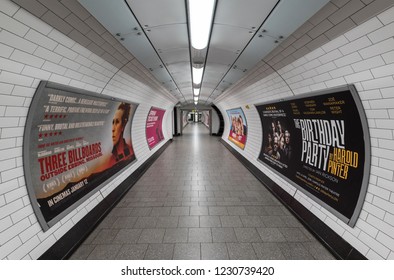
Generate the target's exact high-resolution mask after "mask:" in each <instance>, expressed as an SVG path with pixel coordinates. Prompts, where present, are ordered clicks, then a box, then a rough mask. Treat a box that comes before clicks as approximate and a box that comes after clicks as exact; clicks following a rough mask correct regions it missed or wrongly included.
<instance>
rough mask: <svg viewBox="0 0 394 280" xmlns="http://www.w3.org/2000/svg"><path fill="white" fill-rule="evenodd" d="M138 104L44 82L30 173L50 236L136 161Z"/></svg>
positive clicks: (30, 129)
mask: <svg viewBox="0 0 394 280" xmlns="http://www.w3.org/2000/svg"><path fill="white" fill-rule="evenodd" d="M136 108H137V105H136V104H131V103H128V102H122V101H116V100H114V99H108V98H104V97H101V96H98V95H97V94H92V93H90V92H87V91H82V90H79V89H75V88H72V87H68V86H63V85H59V84H55V83H51V82H41V83H40V85H39V87H38V89H37V91H36V94H35V95H34V98H33V101H32V105H31V107H30V110H29V114H28V117H27V125H26V128H25V138H24V167H25V176H26V182H27V187H28V190H29V195H30V199H31V201H32V205H33V208H35V211H36V214H37V217H38V219H39V221H40V223H41V225H42V227H43V229H44V230H46V229H48V228H49V227H50V226H52V225H53V224H54V223H55V222H57V221H58V220H60V218H62V217H63V216H65V215H66V214H67V213H69V212H70V211H71V210H73V209H74V208H75V207H77V206H78V205H79V204H80V203H82V202H83V201H84V200H85V199H87V198H88V197H89V196H88V194H89V193H91V192H93V191H98V190H99V186H102V185H103V183H104V182H105V181H107V180H109V179H110V178H111V177H112V176H113V175H114V174H116V173H117V172H119V171H120V170H122V169H123V168H124V167H126V166H127V165H129V164H130V163H132V162H133V161H135V160H136V157H135V155H134V149H133V145H132V141H131V123H132V120H133V115H134V112H135V110H136Z"/></svg>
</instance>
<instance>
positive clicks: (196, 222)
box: [178, 216, 200, 228]
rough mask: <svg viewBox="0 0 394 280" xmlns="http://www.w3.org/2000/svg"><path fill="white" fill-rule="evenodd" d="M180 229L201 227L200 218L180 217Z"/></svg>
mask: <svg viewBox="0 0 394 280" xmlns="http://www.w3.org/2000/svg"><path fill="white" fill-rule="evenodd" d="M178 227H180V228H181V227H200V219H199V217H198V216H179V223H178Z"/></svg>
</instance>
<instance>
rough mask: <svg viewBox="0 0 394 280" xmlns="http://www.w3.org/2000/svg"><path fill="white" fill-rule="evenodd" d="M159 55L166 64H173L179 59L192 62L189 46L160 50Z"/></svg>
mask: <svg viewBox="0 0 394 280" xmlns="http://www.w3.org/2000/svg"><path fill="white" fill-rule="evenodd" d="M159 55H160V57H161V58H162V60H163V61H164V62H165V63H166V64H172V63H175V62H179V61H188V62H189V63H190V54H189V49H188V48H175V49H170V50H168V49H167V50H160V51H159Z"/></svg>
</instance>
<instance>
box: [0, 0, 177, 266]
mask: <svg viewBox="0 0 394 280" xmlns="http://www.w3.org/2000/svg"><path fill="white" fill-rule="evenodd" d="M128 56H129V57H131V56H130V55H128ZM125 64H126V65H125V66H124V67H122V68H121V69H119V68H118V67H115V66H114V65H112V64H111V63H109V62H107V60H104V59H103V58H101V57H99V56H97V55H96V54H94V53H93V52H91V51H90V50H89V49H87V48H85V47H83V46H82V45H80V44H78V43H76V42H75V41H74V40H72V39H71V38H69V37H67V36H65V35H64V34H62V33H60V32H59V31H57V30H56V29H54V28H53V27H51V26H49V25H48V24H47V23H45V22H43V21H41V20H40V19H39V18H37V17H35V16H34V15H32V14H30V13H29V12H27V11H25V10H24V9H22V8H21V7H19V6H18V5H16V4H14V3H13V2H11V1H9V0H0V259H37V258H39V257H40V255H41V254H43V253H44V252H45V251H46V250H47V249H48V248H50V247H51V246H52V245H53V244H54V243H55V242H56V241H57V240H58V239H59V238H61V237H62V236H63V235H64V234H65V233H66V232H67V231H68V230H69V229H70V228H72V227H73V225H75V224H76V223H77V222H78V221H79V220H80V219H81V218H83V217H84V216H85V215H86V214H87V213H88V212H89V211H90V210H91V209H92V208H93V207H94V206H96V205H97V204H98V203H99V202H100V201H101V200H102V199H103V198H104V197H105V196H106V195H108V193H110V192H111V191H112V190H113V189H114V188H116V187H117V186H118V185H119V183H121V182H122V181H123V180H124V179H125V178H126V177H127V176H128V175H130V174H131V173H132V172H133V171H134V170H135V169H136V168H138V167H139V166H140V165H141V164H142V163H143V162H144V161H145V160H146V159H148V158H149V156H150V155H152V154H153V153H154V152H155V151H156V150H157V149H159V148H160V147H161V146H162V145H163V144H164V143H165V142H166V141H163V142H162V143H161V144H160V145H158V146H157V147H155V149H153V150H152V151H150V150H149V148H148V145H147V142H146V138H145V122H146V117H147V114H148V111H149V109H150V106H156V107H160V108H163V109H166V110H167V113H166V119H165V121H164V124H163V127H164V134H165V136H166V139H169V138H172V130H171V111H172V108H173V106H174V104H175V103H176V100H175V99H172V98H171V97H169V95H168V94H167V93H166V92H165V90H164V89H163V88H161V87H160V86H159V85H158V83H157V82H156V81H154V80H153V79H152V78H151V76H149V73H148V72H147V70H146V69H144V68H143V67H142V65H140V64H139V63H138V61H136V60H135V59H133V58H132V57H131V61H130V62H128V63H125ZM40 80H49V81H53V82H58V83H62V84H66V85H70V86H74V87H77V88H81V89H86V90H90V91H93V92H97V93H101V94H103V95H109V96H114V97H120V98H122V99H126V100H129V101H131V102H135V103H139V104H140V105H139V106H138V109H137V111H136V113H135V115H134V119H133V123H132V140H133V146H134V148H135V153H136V156H137V159H138V160H137V162H136V163H135V164H134V165H132V167H130V168H128V169H127V170H126V171H124V172H123V173H122V174H121V175H120V176H118V177H117V178H116V179H115V180H114V181H112V182H111V183H109V184H108V185H107V186H105V187H104V188H102V189H101V190H100V192H96V193H95V194H94V195H93V196H92V197H90V198H89V199H88V200H86V201H85V202H84V203H83V204H82V205H80V206H79V207H78V208H77V209H75V210H74V211H72V212H71V213H70V214H68V215H67V216H66V217H64V218H63V219H62V220H61V221H60V222H58V223H57V224H56V225H54V226H53V227H52V228H50V229H49V230H48V231H47V232H43V231H42V230H41V227H40V226H39V224H38V222H37V219H36V217H35V214H34V212H33V209H32V207H31V205H30V200H29V197H28V194H27V190H26V184H25V180H24V172H23V160H22V145H23V132H24V125H25V121H26V116H27V112H28V108H29V105H30V102H31V99H32V97H33V95H34V92H35V90H36V87H37V85H38V83H39V82H40Z"/></svg>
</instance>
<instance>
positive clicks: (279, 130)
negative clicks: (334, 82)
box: [256, 86, 369, 223]
mask: <svg viewBox="0 0 394 280" xmlns="http://www.w3.org/2000/svg"><path fill="white" fill-rule="evenodd" d="M355 96H356V98H357V93H356V90H355V88H354V87H352V86H349V87H341V88H340V89H335V90H329V91H325V92H323V93H320V94H313V95H308V96H306V97H304V98H298V99H291V100H287V101H280V102H274V103H270V104H263V105H258V106H256V108H257V111H258V112H259V114H260V118H261V123H262V126H263V143H262V147H261V152H260V155H259V157H258V159H259V160H260V161H261V162H263V163H264V164H266V165H267V166H269V167H271V168H272V169H274V170H275V171H276V172H277V173H279V174H280V175H282V176H285V178H287V179H288V180H290V181H291V182H293V183H295V184H296V186H298V187H300V188H302V189H303V190H304V192H305V191H306V192H305V193H306V194H309V195H310V196H311V197H312V198H314V199H315V200H316V201H318V202H323V205H325V206H328V209H329V210H332V211H331V212H333V213H334V214H337V216H338V217H339V218H341V219H342V220H344V221H345V222H348V223H349V222H350V221H351V220H352V217H354V215H356V216H357V217H358V212H357V211H356V208H357V209H358V211H359V210H360V208H361V206H360V205H359V203H362V202H360V201H363V198H364V196H365V191H366V186H367V182H368V178H367V177H368V176H369V142H368V143H366V141H369V140H366V139H369V136H368V129H367V127H366V120H365V115H364V114H363V111H362V112H361V111H359V108H360V107H361V103H359V104H357V103H356V100H355ZM357 100H358V99H357ZM358 102H359V100H358ZM367 147H368V150H367ZM316 198H317V199H316ZM356 212H357V213H356ZM353 220H354V219H353Z"/></svg>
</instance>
